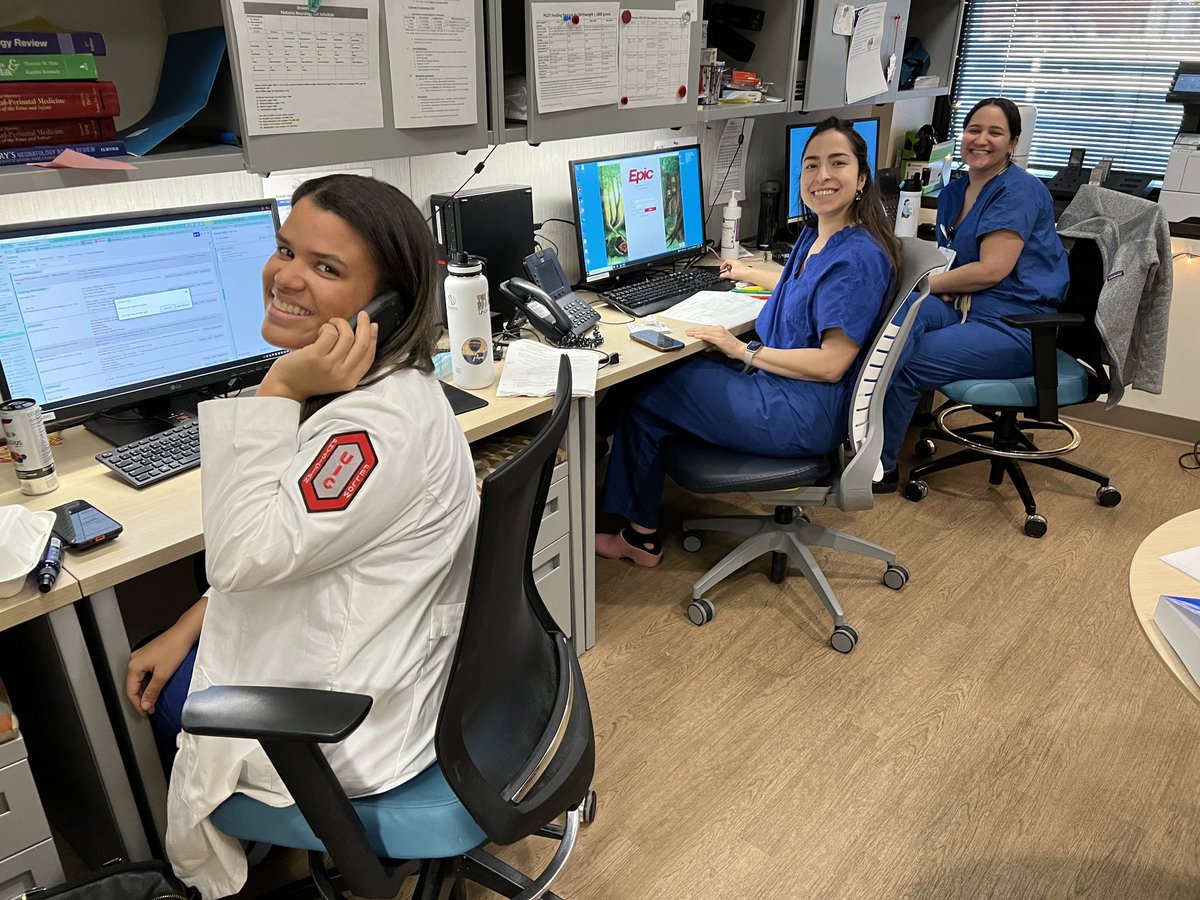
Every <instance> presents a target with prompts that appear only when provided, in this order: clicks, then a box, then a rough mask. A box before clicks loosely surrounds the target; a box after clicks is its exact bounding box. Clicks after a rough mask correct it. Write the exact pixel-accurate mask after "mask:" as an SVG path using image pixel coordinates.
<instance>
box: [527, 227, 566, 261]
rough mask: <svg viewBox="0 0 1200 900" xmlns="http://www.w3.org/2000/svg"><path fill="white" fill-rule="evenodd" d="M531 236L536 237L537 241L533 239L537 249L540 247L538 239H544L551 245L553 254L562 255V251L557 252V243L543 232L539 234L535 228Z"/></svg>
mask: <svg viewBox="0 0 1200 900" xmlns="http://www.w3.org/2000/svg"><path fill="white" fill-rule="evenodd" d="M533 236H534V237H535V238H537V241H535V242H534V244H535V245H536V247H537V249H538V250H541V249H542V245H541V243H540V241H545V242H546V243H547V244H549V245H550V246H551V247H553V248H554V255H555V256H562V253H560V252H559V249H558V244H556V243H554V241H552V240H550V238H548V237H546V236H545V235H544V234H541V233H539V232H538V231H536V230H535V231H534V232H533Z"/></svg>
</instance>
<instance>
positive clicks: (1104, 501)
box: [1096, 484, 1121, 509]
mask: <svg viewBox="0 0 1200 900" xmlns="http://www.w3.org/2000/svg"><path fill="white" fill-rule="evenodd" d="M1096 502H1097V503H1099V504H1100V505H1101V506H1103V507H1105V508H1106V509H1111V508H1112V507H1114V506H1116V505H1117V504H1118V503H1120V502H1121V492H1120V491H1118V490H1117V489H1116V488H1115V487H1110V486H1109V485H1107V484H1106V485H1103V486H1102V487H1100V488H1098V489H1097V490H1096Z"/></svg>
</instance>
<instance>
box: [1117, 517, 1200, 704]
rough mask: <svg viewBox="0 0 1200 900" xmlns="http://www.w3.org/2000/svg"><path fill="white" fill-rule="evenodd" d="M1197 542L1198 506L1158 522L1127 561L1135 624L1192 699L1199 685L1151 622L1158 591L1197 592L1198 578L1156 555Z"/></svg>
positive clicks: (1199, 527) (1199, 541)
mask: <svg viewBox="0 0 1200 900" xmlns="http://www.w3.org/2000/svg"><path fill="white" fill-rule="evenodd" d="M1197 545H1200V509H1198V510H1193V511H1192V512H1189V513H1184V514H1183V515H1181V516H1177V517H1176V518H1174V519H1172V520H1171V521H1170V522H1165V523H1163V524H1162V525H1159V526H1158V528H1156V529H1154V531H1152V532H1150V534H1149V535H1147V537H1146V539H1145V540H1144V541H1142V544H1141V546H1140V547H1138V548H1137V552H1136V553H1134V554H1133V562H1131V563H1130V564H1129V596H1130V598H1131V599H1132V601H1133V611H1134V614H1135V615H1136V616H1137V620H1138V624H1139V625H1141V626H1142V631H1143V632H1144V633H1145V635H1146V639H1147V640H1148V641H1150V646H1151V647H1153V648H1154V650H1155V652H1156V653H1157V654H1158V658H1159V659H1161V660H1162V662H1163V665H1165V666H1166V667H1167V670H1168V671H1169V672H1170V673H1171V674H1172V675H1174V676H1175V679H1176V680H1177V681H1178V682H1179V683H1180V684H1182V685H1183V687H1184V689H1186V690H1187V692H1188V693H1189V694H1190V695H1191V697H1192V699H1193V700H1195V701H1197V702H1198V703H1200V685H1198V684H1196V682H1195V680H1194V679H1193V678H1192V676H1191V674H1190V673H1189V672H1188V670H1187V669H1186V668H1185V667H1184V665H1183V663H1182V662H1181V661H1180V659H1179V657H1178V656H1176V655H1175V651H1174V650H1173V649H1171V645H1170V644H1169V643H1167V639H1166V638H1164V637H1163V635H1162V632H1161V631H1159V630H1158V626H1157V625H1155V624H1154V609H1155V607H1156V606H1157V605H1158V597H1159V595H1160V594H1180V595H1184V596H1189V597H1194V596H1196V595H1197V592H1200V582H1197V581H1196V580H1195V579H1194V578H1191V577H1189V576H1187V575H1185V574H1184V573H1183V572H1180V571H1179V570H1178V569H1176V568H1173V567H1172V566H1169V565H1167V564H1166V563H1165V562H1163V561H1162V559H1160V557H1162V556H1164V555H1165V554H1167V553H1174V552H1175V551H1176V550H1187V549H1188V548H1190V547H1195V546H1197Z"/></svg>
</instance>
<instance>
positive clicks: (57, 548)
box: [33, 535, 63, 594]
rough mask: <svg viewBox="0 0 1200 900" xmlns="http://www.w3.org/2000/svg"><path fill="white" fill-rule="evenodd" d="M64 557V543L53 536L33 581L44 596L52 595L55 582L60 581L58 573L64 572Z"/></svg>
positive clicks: (47, 543) (34, 573)
mask: <svg viewBox="0 0 1200 900" xmlns="http://www.w3.org/2000/svg"><path fill="white" fill-rule="evenodd" d="M62 557H63V542H62V541H61V540H60V539H59V538H57V537H55V536H54V535H51V536H50V540H49V541H47V542H46V549H45V551H43V553H42V559H41V561H40V562H39V563H38V565H37V568H36V569H34V571H33V579H34V581H36V582H37V586H38V590H39V591H41V592H42V593H43V594H48V593H50V588H52V587H54V582H55V581H57V580H58V573H59V572H61V571H62Z"/></svg>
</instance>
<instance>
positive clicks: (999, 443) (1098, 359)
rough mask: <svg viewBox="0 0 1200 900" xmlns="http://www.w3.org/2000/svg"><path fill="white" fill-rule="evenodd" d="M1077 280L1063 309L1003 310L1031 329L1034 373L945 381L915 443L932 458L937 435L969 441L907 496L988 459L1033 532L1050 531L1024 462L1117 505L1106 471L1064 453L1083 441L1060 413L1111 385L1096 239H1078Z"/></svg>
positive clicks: (1073, 255)
mask: <svg viewBox="0 0 1200 900" xmlns="http://www.w3.org/2000/svg"><path fill="white" fill-rule="evenodd" d="M1067 263H1068V265H1069V267H1070V272H1071V286H1070V288H1069V289H1068V291H1067V296H1066V299H1065V300H1064V301H1063V303H1062V306H1060V307H1059V309H1058V311H1057V312H1053V313H1030V314H1027V315H1018V316H1005V317H1004V321H1005V322H1007V323H1008V324H1010V325H1014V326H1017V327H1021V328H1028V329H1030V330H1031V331H1032V336H1033V375H1031V376H1027V377H1025V378H994V379H987V378H973V379H964V380H962V381H956V382H953V383H952V384H947V385H944V386H943V387H941V388H939V390H940V391H941V392H942V393H943V394H944V395H945V396H946V397H947V398H948V401H947V403H946V404H945V405H944V406H942V408H941V409H940V410H938V412H937V416H936V419H935V422H934V425H935V427H933V428H925V429H922V430H921V435H920V438H919V439H918V441H917V444H916V446H915V448H914V450H915V452H916V455H917V456H918V457H920V458H922V459H929V458H930V457H932V456H933V455H934V453H936V451H937V445H936V444H935V443H934V441H937V440H948V441H952V442H954V443H955V444H958V445H959V446H963V447H966V448H967V449H965V450H959V451H958V452H957V453H953V454H951V455H950V456H947V457H945V458H944V459H938V460H934V461H933V462H928V463H925V464H924V465H920V466H916V467H915V468H914V469H913V470H912V471H911V472H910V473H909V480H908V483H907V484H905V485H904V496H905V497H907V498H908V499H909V500H913V501H920V500H922V499H924V498H925V496H926V495H927V494H928V493H929V485H928V484H927V483H926V481H925V479H926V478H928V477H929V476H930V475H932V474H934V473H935V472H941V471H944V470H946V469H952V468H955V467H957V466H962V465H967V464H968V463H974V462H988V463H989V464H990V466H989V476H988V481H989V483H991V484H1001V483H1002V482H1003V481H1004V476H1005V475H1008V477H1009V480H1010V481H1011V482H1012V483H1013V486H1014V487H1015V488H1016V489H1017V494H1018V495H1019V496H1020V498H1021V502H1022V503H1023V504H1024V505H1025V524H1024V530H1025V533H1026V534H1027V535H1029V536H1030V537H1036V538H1040V537H1042V536H1043V535H1045V534H1046V517H1045V516H1043V515H1042V514H1041V513H1039V512H1038V510H1037V501H1035V500H1034V497H1033V491H1032V490H1031V489H1030V487H1029V482H1028V480H1027V479H1026V478H1025V473H1024V472H1023V471H1022V469H1021V463H1030V464H1033V465H1038V466H1046V467H1048V468H1051V469H1057V470H1059V471H1060V472H1067V473H1069V474H1071V475H1078V476H1080V477H1081V478H1086V479H1088V480H1090V481H1094V482H1096V484H1098V485H1099V487H1097V489H1096V502H1097V503H1099V504H1100V505H1101V506H1105V507H1113V506H1116V505H1117V504H1118V503H1120V502H1121V494H1120V492H1119V491H1118V490H1117V489H1116V488H1114V487H1113V486H1112V485H1110V484H1109V479H1108V476H1107V475H1104V474H1103V473H1101V472H1096V471H1094V470H1092V469H1089V468H1087V467H1086V466H1081V465H1079V464H1078V463H1073V462H1071V461H1069V460H1066V459H1063V458H1062V457H1063V455H1064V454H1066V453H1069V452H1071V451H1072V450H1074V449H1075V448H1076V447H1078V446H1079V432H1078V431H1077V430H1076V429H1075V428H1074V427H1073V426H1072V425H1071V424H1070V423H1069V422H1065V421H1063V420H1062V419H1061V418H1060V417H1059V411H1060V410H1061V409H1062V408H1063V407H1065V406H1073V405H1075V404H1078V403H1091V402H1092V401H1093V400H1095V399H1096V398H1098V397H1100V396H1101V395H1103V394H1107V393H1108V390H1109V376H1108V371H1107V369H1106V367H1105V362H1104V356H1103V352H1104V345H1103V340H1102V339H1101V337H1100V332H1099V331H1098V330H1097V328H1096V304H1097V301H1098V300H1099V298H1100V291H1101V289H1102V288H1103V287H1104V276H1105V272H1106V268H1105V265H1104V259H1103V257H1102V256H1101V253H1100V248H1099V246H1097V244H1096V242H1095V241H1093V240H1089V239H1086V238H1075V239H1074V243H1073V244H1072V246H1071V249H1070V252H1069V253H1068V255H1067ZM966 410H973V411H974V412H976V413H978V414H979V415H982V416H983V417H984V418H985V419H986V421H984V422H982V423H971V424H966V425H959V426H957V427H955V426H952V425H951V424H950V421H949V420H950V418H951V417H952V416H955V415H957V414H958V413H961V412H963V411H966ZM1055 431H1057V432H1060V433H1063V434H1065V436H1066V439H1065V442H1060V446H1058V447H1054V448H1050V449H1041V448H1039V447H1038V446H1037V444H1036V443H1034V440H1033V437H1032V436H1031V434H1029V433H1027V432H1043V433H1045V432H1055Z"/></svg>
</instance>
